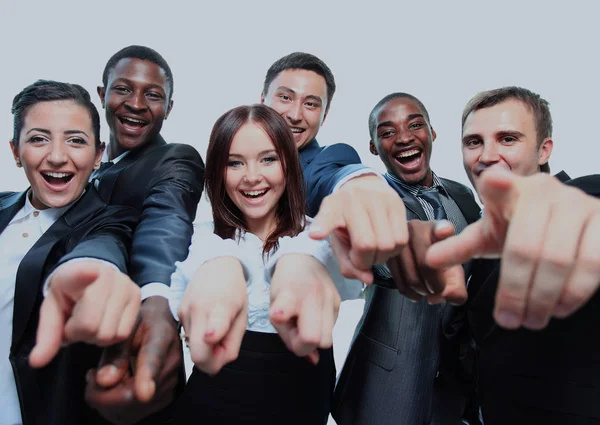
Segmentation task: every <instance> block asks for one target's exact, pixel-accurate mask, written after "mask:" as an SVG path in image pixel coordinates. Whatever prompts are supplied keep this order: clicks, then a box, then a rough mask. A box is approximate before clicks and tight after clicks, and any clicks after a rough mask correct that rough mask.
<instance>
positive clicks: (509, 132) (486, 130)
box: [462, 99, 553, 188]
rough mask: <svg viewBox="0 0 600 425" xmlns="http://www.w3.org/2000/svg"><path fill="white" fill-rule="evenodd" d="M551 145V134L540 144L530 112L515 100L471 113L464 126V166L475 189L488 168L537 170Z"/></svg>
mask: <svg viewBox="0 0 600 425" xmlns="http://www.w3.org/2000/svg"><path fill="white" fill-rule="evenodd" d="M552 146H553V142H552V139H551V138H550V137H548V138H546V139H544V140H543V141H542V142H541V143H539V140H538V137H537V130H536V126H535V118H534V115H533V113H532V111H531V110H530V109H529V108H527V106H525V104H523V103H522V102H521V101H519V100H516V99H508V100H506V101H504V102H501V103H498V104H497V105H494V106H490V107H487V108H481V109H477V110H475V111H473V112H471V113H470V114H469V115H468V116H467V118H466V120H465V124H464V126H463V137H462V152H463V165H464V167H465V171H466V172H467V175H468V177H469V180H471V183H472V184H473V186H474V187H475V188H477V182H478V180H479V178H480V176H481V173H482V172H483V171H484V170H485V169H486V168H488V167H501V168H504V169H506V170H510V171H512V172H513V173H515V174H518V175H520V176H529V175H532V174H535V173H537V172H539V171H540V166H541V165H543V164H545V163H547V162H548V159H549V158H550V154H551V153H552Z"/></svg>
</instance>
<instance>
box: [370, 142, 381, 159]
mask: <svg viewBox="0 0 600 425" xmlns="http://www.w3.org/2000/svg"><path fill="white" fill-rule="evenodd" d="M369 150H370V151H371V153H372V154H373V155H375V156H379V154H378V153H377V149H376V148H375V143H373V140H369Z"/></svg>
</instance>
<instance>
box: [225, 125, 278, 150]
mask: <svg viewBox="0 0 600 425" xmlns="http://www.w3.org/2000/svg"><path fill="white" fill-rule="evenodd" d="M270 149H275V145H274V144H273V141H272V140H271V138H270V137H269V135H268V134H267V133H266V132H265V130H264V129H263V128H262V127H261V126H259V125H257V124H255V123H253V122H247V123H246V124H244V125H243V126H241V127H240V129H239V130H238V131H237V132H236V133H235V135H234V136H233V140H232V141H231V148H230V149H229V153H230V154H236V155H244V156H251V155H255V154H257V153H259V152H263V151H266V150H270Z"/></svg>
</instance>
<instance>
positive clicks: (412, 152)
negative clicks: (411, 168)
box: [397, 149, 420, 158]
mask: <svg viewBox="0 0 600 425" xmlns="http://www.w3.org/2000/svg"><path fill="white" fill-rule="evenodd" d="M419 152H420V151H419V150H418V149H411V150H409V151H406V152H402V153H400V154H399V155H398V156H397V158H408V157H409V156H413V155H416V154H418V153H419Z"/></svg>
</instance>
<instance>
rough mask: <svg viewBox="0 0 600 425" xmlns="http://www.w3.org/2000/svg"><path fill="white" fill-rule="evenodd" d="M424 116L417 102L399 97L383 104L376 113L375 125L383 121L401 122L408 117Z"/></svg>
mask: <svg viewBox="0 0 600 425" xmlns="http://www.w3.org/2000/svg"><path fill="white" fill-rule="evenodd" d="M415 114H421V115H424V112H423V110H422V109H421V107H420V106H419V104H418V103H417V102H415V101H414V100H413V99H410V98H408V97H399V98H396V99H392V100H390V101H389V102H387V103H385V104H384V105H383V106H382V107H381V108H380V109H379V112H378V113H377V123H380V122H385V121H397V122H401V121H403V120H406V119H408V117H409V116H410V115H415Z"/></svg>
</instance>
